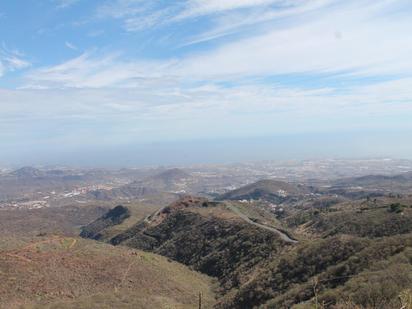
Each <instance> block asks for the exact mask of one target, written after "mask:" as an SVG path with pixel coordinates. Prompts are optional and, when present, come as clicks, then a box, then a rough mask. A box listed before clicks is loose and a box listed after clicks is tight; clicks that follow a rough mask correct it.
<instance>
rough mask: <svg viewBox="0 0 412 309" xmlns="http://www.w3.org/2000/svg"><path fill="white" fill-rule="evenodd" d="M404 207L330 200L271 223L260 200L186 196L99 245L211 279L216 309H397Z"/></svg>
mask: <svg viewBox="0 0 412 309" xmlns="http://www.w3.org/2000/svg"><path fill="white" fill-rule="evenodd" d="M284 188H285V187H284ZM320 198H323V197H320ZM322 201H323V200H322ZM395 201H397V202H396V203H395ZM367 203H369V204H367ZM408 203H409V199H405V200H404V201H403V203H400V202H399V201H398V200H394V199H392V198H385V199H381V200H376V201H368V202H367V201H346V200H344V201H342V202H339V200H337V201H335V202H334V203H331V204H329V203H327V204H325V205H324V204H323V203H322V207H317V206H316V205H317V203H313V205H314V206H313V207H317V208H304V209H299V208H296V209H294V210H293V211H291V212H290V215H287V216H286V217H281V218H280V219H278V220H269V217H268V216H269V215H270V213H268V212H264V213H262V212H259V211H258V210H257V208H258V207H260V206H259V204H256V205H255V204H242V203H240V204H239V203H232V202H228V201H226V202H210V201H208V200H206V199H203V198H194V197H186V198H183V199H181V200H179V201H177V202H175V203H173V204H171V205H170V206H168V207H164V208H162V209H160V210H159V211H157V212H155V213H153V214H152V215H150V216H148V217H146V218H145V219H144V220H141V221H139V222H137V223H136V224H135V225H133V226H131V227H130V228H128V229H125V230H123V231H121V232H120V233H119V234H117V235H116V236H114V237H112V238H111V239H110V240H106V241H110V242H111V243H112V244H114V245H125V246H128V247H132V248H139V249H143V250H146V251H150V252H154V253H157V254H160V255H163V256H166V257H169V258H171V259H173V260H176V261H178V262H180V263H183V264H186V265H189V266H191V267H193V268H194V269H196V270H198V271H200V272H203V273H205V274H208V275H210V276H213V277H216V278H217V279H218V280H219V283H220V293H219V299H218V303H217V304H216V308H225V309H231V308H254V307H257V306H263V307H264V308H292V307H293V308H312V307H311V306H312V305H314V304H315V303H316V301H317V302H318V304H321V303H324V304H326V308H336V309H340V308H348V309H349V308H350V309H353V308H357V307H356V305H360V306H361V307H360V308H393V309H395V308H396V309H398V308H400V298H399V295H400V294H402V293H404V294H402V295H412V294H411V293H412V292H410V290H409V289H412V276H411V274H412V262H411V261H412V234H411V232H412V226H411V224H410V222H412V220H411V219H412V216H411V210H412V208H410V205H409V204H408ZM248 205H249V207H254V208H256V209H250V210H248V209H247V208H248ZM411 205H412V204H411ZM367 206H368V207H367ZM291 207H292V206H291ZM279 220H280V221H279ZM259 222H266V223H264V224H261V223H259ZM271 222H273V223H277V225H283V226H287V228H288V229H289V231H291V232H292V233H293V234H294V235H295V236H296V237H297V241H293V242H292V241H285V240H284V239H283V238H282V237H280V235H279V233H278V232H277V231H279V230H277V231H274V230H276V229H277V228H276V227H275V226H269V225H267V224H271ZM280 231H281V232H282V231H283V230H280ZM389 274H392V275H391V276H392V277H391V279H390V280H389V281H388V280H386V281H385V280H384V278H387V277H388V275H389ZM382 290H384V291H385V292H384V293H382ZM368 293H369V294H368ZM371 293H372V294H371ZM349 303H352V305H349Z"/></svg>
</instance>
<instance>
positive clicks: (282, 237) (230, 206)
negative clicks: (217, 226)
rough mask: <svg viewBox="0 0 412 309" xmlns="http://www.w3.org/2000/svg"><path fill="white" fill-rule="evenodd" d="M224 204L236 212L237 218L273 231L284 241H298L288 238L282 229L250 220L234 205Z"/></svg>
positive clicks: (294, 242) (293, 242)
mask: <svg viewBox="0 0 412 309" xmlns="http://www.w3.org/2000/svg"><path fill="white" fill-rule="evenodd" d="M226 206H227V208H229V209H230V210H231V211H233V212H234V213H235V214H237V215H238V216H239V218H241V219H243V220H244V221H246V222H247V223H249V224H253V225H255V226H257V227H260V228H262V229H265V230H268V231H271V232H274V233H276V234H278V235H279V236H280V238H281V239H282V240H284V241H285V242H288V243H292V244H296V243H297V242H298V241H297V240H295V239H292V238H290V237H289V236H288V235H287V234H286V233H284V232H282V231H280V230H278V229H276V228H273V227H270V226H267V225H263V224H260V223H257V222H254V221H252V220H251V219H250V218H249V217H248V216H246V215H245V214H243V213H242V212H241V211H240V210H239V209H237V208H236V207H234V206H233V205H228V204H226Z"/></svg>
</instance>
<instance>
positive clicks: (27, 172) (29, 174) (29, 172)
mask: <svg viewBox="0 0 412 309" xmlns="http://www.w3.org/2000/svg"><path fill="white" fill-rule="evenodd" d="M9 175H10V176H14V177H21V178H34V177H41V176H44V175H45V173H44V172H43V171H41V170H39V169H37V168H34V167H31V166H25V167H22V168H20V169H18V170H15V171H13V172H11V173H10V174H9Z"/></svg>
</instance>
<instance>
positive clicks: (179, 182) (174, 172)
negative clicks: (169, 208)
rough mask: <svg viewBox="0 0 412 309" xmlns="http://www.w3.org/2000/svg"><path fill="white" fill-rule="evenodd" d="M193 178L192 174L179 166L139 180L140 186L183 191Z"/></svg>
mask: <svg viewBox="0 0 412 309" xmlns="http://www.w3.org/2000/svg"><path fill="white" fill-rule="evenodd" d="M192 180H193V177H192V175H191V174H189V173H186V172H185V171H183V170H181V169H179V168H173V169H168V170H165V171H162V172H160V173H158V174H155V175H152V176H149V177H146V178H145V179H143V180H141V181H139V184H140V186H142V187H148V188H152V189H157V190H159V191H181V190H185V189H186V188H187V185H188V183H190V181H192Z"/></svg>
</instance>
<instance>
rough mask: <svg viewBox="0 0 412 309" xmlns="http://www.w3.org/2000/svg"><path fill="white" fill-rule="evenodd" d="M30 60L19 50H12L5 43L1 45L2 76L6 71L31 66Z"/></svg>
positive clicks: (0, 62) (0, 72)
mask: <svg viewBox="0 0 412 309" xmlns="http://www.w3.org/2000/svg"><path fill="white" fill-rule="evenodd" d="M30 65H31V64H30V62H28V61H27V60H25V59H24V55H23V54H22V53H21V52H19V51H18V50H12V49H9V48H7V47H6V45H5V44H3V45H2V46H0V77H1V76H3V75H4V74H5V73H6V72H13V71H17V70H21V69H25V68H28V67H30Z"/></svg>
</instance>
